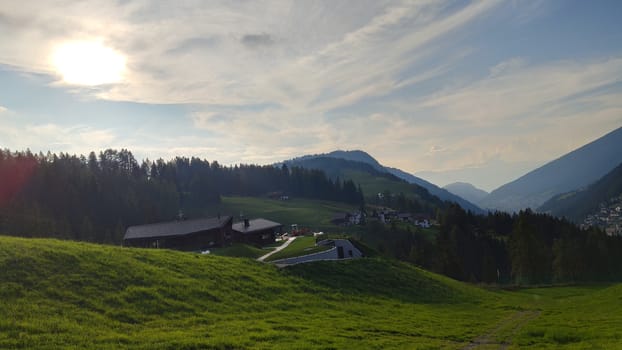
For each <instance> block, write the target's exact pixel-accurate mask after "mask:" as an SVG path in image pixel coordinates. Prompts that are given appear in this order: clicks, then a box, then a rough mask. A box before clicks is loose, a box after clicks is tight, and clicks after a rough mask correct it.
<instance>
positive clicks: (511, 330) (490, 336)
mask: <svg viewBox="0 0 622 350" xmlns="http://www.w3.org/2000/svg"><path fill="white" fill-rule="evenodd" d="M538 316H540V311H534V310H527V311H519V312H516V313H514V314H512V315H510V316H509V317H507V318H505V319H503V320H501V321H499V323H497V326H496V327H495V328H494V329H493V330H491V331H490V332H488V333H486V334H482V335H480V336H479V337H477V338H475V339H473V340H472V341H471V342H470V343H469V345H467V346H465V347H464V348H462V349H463V350H470V349H499V350H504V349H507V348H508V346H510V344H511V342H512V338H513V337H514V336H515V335H516V334H517V333H518V331H519V330H520V329H521V328H523V326H525V324H527V323H528V322H529V321H531V320H533V319H534V318H536V317H538Z"/></svg>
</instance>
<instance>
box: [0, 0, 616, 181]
mask: <svg viewBox="0 0 622 350" xmlns="http://www.w3.org/2000/svg"><path fill="white" fill-rule="evenodd" d="M620 18H622V1H617V0H614V1H601V0H595V1H580V0H576V1H573V0H563V1H557V0H546V1H536V0H534V1H527V0H516V1H448V0H431V1H426V0H421V1H379V0H373V1H366V0H354V1H342V0H336V1H335V0H327V1H313V0H308V1H291V2H287V1H244V0H227V1H148V0H119V1H112V0H83V1H63V0H50V1H30V0H20V1H19V2H15V1H13V0H0V147H2V148H8V149H11V150H25V149H26V148H29V149H30V150H32V151H35V152H38V151H43V152H44V153H45V152H46V151H48V150H50V151H52V152H68V153H71V154H88V152H90V151H96V152H97V151H100V150H104V149H107V148H114V149H121V148H127V149H129V150H131V151H132V152H133V153H134V154H135V156H136V157H137V158H139V159H144V158H149V159H156V158H164V159H171V158H173V157H175V156H186V157H191V156H195V157H200V158H205V159H207V160H210V161H211V160H218V162H219V163H221V164H236V163H255V164H271V163H273V162H278V161H281V160H284V159H289V158H292V157H296V156H301V155H305V154H317V153H324V152H330V151H332V150H336V149H342V150H355V149H361V150H364V151H366V152H368V153H370V154H371V155H372V156H373V157H375V158H376V159H378V160H379V161H380V162H381V163H382V164H383V165H387V166H392V167H397V168H400V169H402V170H405V171H408V172H411V173H415V174H416V175H419V176H421V177H423V178H425V179H426V180H429V181H431V182H433V183H436V184H438V185H441V186H443V185H445V184H447V183H450V182H454V181H464V182H470V183H472V184H474V185H476V186H477V187H480V188H482V189H484V190H488V191H490V190H492V189H494V188H496V187H498V186H500V185H502V184H504V183H506V182H508V181H511V180H513V179H515V178H517V177H519V176H521V175H523V174H524V173H526V172H528V171H530V170H532V169H534V168H535V167H537V166H540V165H543V164H545V163H546V162H548V161H550V160H553V159H555V158H557V157H559V156H562V155H563V154H565V153H567V152H569V151H572V150H573V149H575V148H577V147H580V146H582V145H583V144H586V143H588V142H590V141H592V140H595V139H597V138H598V137H600V136H603V135H604V134H606V133H608V132H609V131H612V130H614V129H616V128H619V127H621V126H622V21H621V20H620Z"/></svg>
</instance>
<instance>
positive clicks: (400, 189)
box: [342, 169, 413, 197]
mask: <svg viewBox="0 0 622 350" xmlns="http://www.w3.org/2000/svg"><path fill="white" fill-rule="evenodd" d="M342 177H343V178H345V179H351V180H352V181H354V182H355V183H357V184H359V185H361V189H362V190H363V194H364V195H365V197H373V196H375V195H377V194H378V193H381V192H384V191H386V190H389V191H391V193H396V194H398V193H404V195H406V196H410V195H411V194H412V186H413V185H411V184H409V183H407V182H405V181H397V180H391V179H389V178H386V177H383V176H375V175H372V174H369V173H366V172H363V171H357V170H349V169H346V170H344V171H343V172H342Z"/></svg>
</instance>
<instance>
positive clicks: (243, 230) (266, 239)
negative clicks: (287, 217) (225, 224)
mask: <svg viewBox="0 0 622 350" xmlns="http://www.w3.org/2000/svg"><path fill="white" fill-rule="evenodd" d="M282 229H283V225H281V224H279V223H278V222H274V221H270V220H266V219H254V220H248V219H245V220H244V221H243V222H238V223H236V224H233V239H234V240H235V241H236V242H241V243H247V244H253V245H256V246H262V245H265V244H269V243H272V242H274V238H275V237H276V235H277V234H278V233H280V232H281V231H282Z"/></svg>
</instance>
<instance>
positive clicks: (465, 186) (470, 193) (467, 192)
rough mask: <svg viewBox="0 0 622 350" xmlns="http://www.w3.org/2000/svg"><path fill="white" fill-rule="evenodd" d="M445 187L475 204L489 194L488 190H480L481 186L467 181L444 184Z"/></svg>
mask: <svg viewBox="0 0 622 350" xmlns="http://www.w3.org/2000/svg"><path fill="white" fill-rule="evenodd" d="M443 188H444V189H446V190H447V191H449V192H451V193H453V194H455V195H456V196H460V197H462V198H464V199H466V200H468V201H469V202H471V203H475V204H477V203H479V202H480V201H481V200H482V199H484V198H485V197H486V196H488V192H486V191H484V190H480V189H479V188H477V187H475V186H473V185H471V184H470V183H466V182H454V183H452V184H449V185H446V186H444V187H443Z"/></svg>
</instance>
